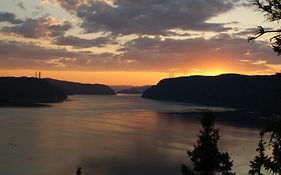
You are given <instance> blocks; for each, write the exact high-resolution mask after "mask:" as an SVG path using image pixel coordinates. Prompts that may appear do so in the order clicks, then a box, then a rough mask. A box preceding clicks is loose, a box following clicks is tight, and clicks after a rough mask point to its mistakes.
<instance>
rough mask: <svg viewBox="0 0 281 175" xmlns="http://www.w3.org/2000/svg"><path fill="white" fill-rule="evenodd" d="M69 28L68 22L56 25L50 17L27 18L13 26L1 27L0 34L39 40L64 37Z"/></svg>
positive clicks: (70, 26) (70, 25)
mask: <svg viewBox="0 0 281 175" xmlns="http://www.w3.org/2000/svg"><path fill="white" fill-rule="evenodd" d="M9 22H10V21H9ZM11 23H12V22H11ZM71 28H72V24H71V23H70V22H69V21H65V22H63V23H57V22H54V19H52V18H51V17H41V18H38V19H33V18H27V19H25V20H23V21H20V22H18V23H17V24H16V25H14V26H5V27H2V29H1V32H5V33H9V34H14V35H19V36H22V37H26V38H41V37H48V36H50V37H54V36H60V35H64V33H65V32H66V31H68V30H69V29H71Z"/></svg>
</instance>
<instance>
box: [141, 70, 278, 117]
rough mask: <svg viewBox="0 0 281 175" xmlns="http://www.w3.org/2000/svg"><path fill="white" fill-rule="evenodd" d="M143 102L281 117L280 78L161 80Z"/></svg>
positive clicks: (182, 78) (233, 76)
mask: <svg viewBox="0 0 281 175" xmlns="http://www.w3.org/2000/svg"><path fill="white" fill-rule="evenodd" d="M143 97H144V98H151V99H157V100H170V101H181V102H189V103H195V104H202V105H210V106H223V107H232V108H239V109H249V110H257V111H261V112H271V113H281V108H280V104H281V75H280V74H276V75H271V76H246V75H238V74H224V75H219V76H190V77H179V78H171V79H164V80H161V81H160V82H159V83H158V84H157V85H156V86H153V87H151V88H149V89H148V90H146V91H145V92H144V93H143Z"/></svg>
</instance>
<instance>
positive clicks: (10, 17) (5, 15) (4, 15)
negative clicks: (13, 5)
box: [0, 12, 23, 24]
mask: <svg viewBox="0 0 281 175" xmlns="http://www.w3.org/2000/svg"><path fill="white" fill-rule="evenodd" d="M0 22H9V23H11V24H20V23H22V22H23V21H22V20H20V19H18V18H17V16H16V15H15V14H13V13H10V12H0Z"/></svg>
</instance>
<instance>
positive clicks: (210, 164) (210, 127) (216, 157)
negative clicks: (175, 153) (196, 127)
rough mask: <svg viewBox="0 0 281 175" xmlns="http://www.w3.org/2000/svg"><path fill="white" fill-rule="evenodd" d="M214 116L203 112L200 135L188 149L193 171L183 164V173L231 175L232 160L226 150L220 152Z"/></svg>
mask: <svg viewBox="0 0 281 175" xmlns="http://www.w3.org/2000/svg"><path fill="white" fill-rule="evenodd" d="M214 121H215V117H214V116H213V114H212V113H211V112H207V113H205V114H204V117H203V118H202V120H201V124H202V129H201V130H200V133H201V135H199V138H198V140H197V146H195V145H194V150H193V151H188V152H187V155H188V156H189V157H190V158H191V162H192V164H193V166H194V168H193V172H192V171H191V170H190V169H189V168H188V167H187V166H185V165H183V166H182V173H183V175H191V174H198V175H215V174H222V175H233V174H234V173H232V172H231V169H232V166H233V161H231V160H230V157H229V154H228V153H227V152H220V151H219V149H218V146H217V143H218V140H219V139H220V136H219V130H218V129H216V128H214Z"/></svg>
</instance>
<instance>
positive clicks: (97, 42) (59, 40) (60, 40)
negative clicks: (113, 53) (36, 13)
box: [54, 36, 117, 48]
mask: <svg viewBox="0 0 281 175" xmlns="http://www.w3.org/2000/svg"><path fill="white" fill-rule="evenodd" d="M54 44H57V45H63V46H73V47H74V48H89V47H105V46H106V45H108V44H117V42H116V41H115V38H114V37H112V36H106V37H98V38H94V39H84V38H79V37H76V36H59V37H56V38H55V40H54Z"/></svg>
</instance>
